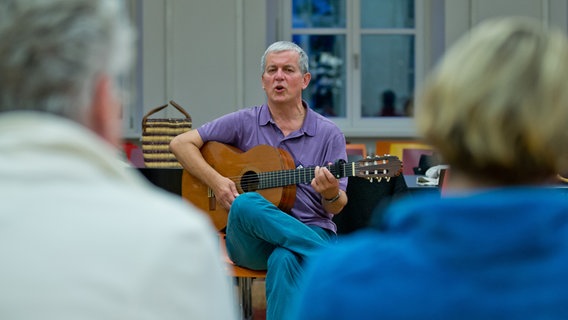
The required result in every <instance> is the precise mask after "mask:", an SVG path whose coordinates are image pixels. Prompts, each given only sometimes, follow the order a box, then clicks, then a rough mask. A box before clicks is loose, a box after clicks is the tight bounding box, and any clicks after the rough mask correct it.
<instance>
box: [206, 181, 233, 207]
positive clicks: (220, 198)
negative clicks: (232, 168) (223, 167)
mask: <svg viewBox="0 0 568 320" xmlns="http://www.w3.org/2000/svg"><path fill="white" fill-rule="evenodd" d="M211 189H212V190H213V193H214V194H215V198H217V202H219V204H220V205H221V206H223V208H225V209H226V210H227V211H228V210H229V209H231V205H232V204H233V201H234V200H235V198H236V197H238V196H239V192H238V191H237V186H236V185H235V182H234V181H233V180H231V179H229V178H225V177H220V178H219V179H218V180H217V181H216V182H215V186H214V187H212V188H211Z"/></svg>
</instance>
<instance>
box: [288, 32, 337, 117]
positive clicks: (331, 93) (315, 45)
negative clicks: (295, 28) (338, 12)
mask: <svg viewBox="0 0 568 320" xmlns="http://www.w3.org/2000/svg"><path fill="white" fill-rule="evenodd" d="M292 41H294V42H295V43H296V44H298V45H299V46H300V47H302V48H303V49H304V50H305V51H306V53H307V54H308V57H309V58H310V73H311V74H312V80H311V82H310V85H309V86H308V88H306V90H304V92H303V99H304V100H306V101H307V102H308V104H309V105H310V107H311V108H312V109H314V110H315V111H317V112H318V113H320V114H323V115H325V116H328V117H345V114H346V110H345V106H346V94H345V77H346V73H345V65H344V62H345V48H346V45H345V36H343V35H293V36H292Z"/></svg>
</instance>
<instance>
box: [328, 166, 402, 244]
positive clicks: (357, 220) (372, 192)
mask: <svg viewBox="0 0 568 320" xmlns="http://www.w3.org/2000/svg"><path fill="white" fill-rule="evenodd" d="M348 179H349V180H348V184H347V190H346V193H347V197H348V202H347V205H345V208H343V210H342V211H341V213H339V214H337V215H336V216H334V217H333V221H334V222H335V224H336V225H337V233H338V234H339V235H341V234H348V233H351V232H354V231H357V230H359V229H362V228H365V227H368V226H369V224H370V222H371V215H372V214H373V211H374V210H375V209H376V208H377V207H379V206H385V205H386V204H388V203H389V202H390V201H392V200H394V199H396V198H399V197H402V196H405V195H408V194H409V191H408V187H407V185H406V182H405V181H404V176H403V175H402V174H401V175H398V176H396V177H393V178H391V179H390V180H389V181H387V180H386V179H382V180H381V181H380V182H379V181H376V180H374V181H373V182H370V181H369V180H367V179H364V178H359V177H349V178H348Z"/></svg>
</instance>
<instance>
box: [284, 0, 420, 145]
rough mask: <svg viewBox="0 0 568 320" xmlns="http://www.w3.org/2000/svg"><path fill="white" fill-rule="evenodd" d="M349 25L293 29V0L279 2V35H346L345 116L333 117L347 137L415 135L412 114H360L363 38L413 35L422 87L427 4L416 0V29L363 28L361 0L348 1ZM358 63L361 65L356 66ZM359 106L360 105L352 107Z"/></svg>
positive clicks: (417, 77) (417, 80) (416, 79)
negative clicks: (403, 115)
mask: <svg viewBox="0 0 568 320" xmlns="http://www.w3.org/2000/svg"><path fill="white" fill-rule="evenodd" d="M345 4H346V10H345V12H346V15H347V17H346V27H345V29H343V28H302V29H294V28H292V0H282V1H279V5H280V8H279V12H280V24H279V33H278V35H277V36H278V37H279V38H280V39H286V40H291V39H292V34H302V35H345V37H346V43H347V48H346V53H345V54H346V57H349V58H348V59H347V61H345V70H346V71H347V74H346V81H347V83H346V84H345V98H346V106H347V110H346V116H345V118H340V117H330V118H329V119H331V120H332V121H334V122H335V123H336V124H337V125H338V126H339V128H340V129H341V130H342V131H343V132H344V134H345V135H346V136H347V137H415V136H416V128H415V125H414V118H413V117H362V115H361V111H362V110H361V92H358V91H357V90H356V88H361V65H360V60H361V37H362V36H364V35H408V34H411V35H414V37H415V38H414V39H415V40H414V41H415V45H414V50H415V52H414V65H415V70H414V88H415V91H416V89H417V88H418V87H419V84H420V82H421V80H422V79H423V77H424V73H425V72H424V70H425V60H424V57H425V54H426V52H427V50H426V48H425V41H424V37H425V32H424V30H425V26H426V24H425V22H426V21H425V19H426V18H427V15H426V14H425V7H424V6H425V5H424V2H423V1H421V0H414V8H415V19H416V20H415V25H414V28H397V29H391V28H372V29H371V28H367V29H362V28H361V27H360V25H361V15H360V6H361V2H360V0H345ZM356 64H358V66H357V67H356ZM353 106H357V107H353Z"/></svg>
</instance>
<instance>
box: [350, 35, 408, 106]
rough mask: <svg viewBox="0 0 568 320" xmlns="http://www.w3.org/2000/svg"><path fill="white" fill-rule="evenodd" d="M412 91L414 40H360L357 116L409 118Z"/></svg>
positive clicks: (401, 37)
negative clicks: (359, 88)
mask: <svg viewBox="0 0 568 320" xmlns="http://www.w3.org/2000/svg"><path fill="white" fill-rule="evenodd" d="M413 91H414V36H412V35H366V36H362V37H361V104H362V105H361V115H362V116H363V117H377V116H410V115H411V114H412V113H411V111H410V110H409V111H407V110H405V109H406V108H405V105H406V104H407V103H408V102H412V100H411V98H412V93H413ZM391 101H392V104H391V103H390V102H391ZM409 107H411V104H410V105H409Z"/></svg>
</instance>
